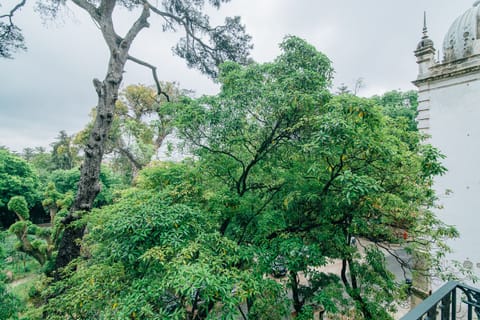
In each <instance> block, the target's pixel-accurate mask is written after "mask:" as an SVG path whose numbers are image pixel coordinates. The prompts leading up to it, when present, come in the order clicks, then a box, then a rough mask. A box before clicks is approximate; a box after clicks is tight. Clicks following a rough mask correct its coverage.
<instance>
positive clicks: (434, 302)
mask: <svg viewBox="0 0 480 320" xmlns="http://www.w3.org/2000/svg"><path fill="white" fill-rule="evenodd" d="M457 289H459V290H460V291H461V292H462V293H463V294H464V297H465V299H464V300H462V301H461V302H462V303H465V304H466V305H467V320H472V319H473V312H475V314H476V315H477V318H480V290H479V289H476V288H473V287H471V286H468V285H465V284H461V283H459V282H457V281H450V282H447V283H446V284H445V285H443V286H442V287H441V288H440V289H438V290H437V291H435V292H434V293H433V294H432V295H431V296H429V297H428V298H427V299H425V300H424V301H423V302H422V303H420V304H419V305H418V306H416V307H415V309H413V310H412V311H410V312H409V313H407V314H406V315H405V316H403V317H402V318H401V320H434V319H441V320H456V319H457ZM439 316H440V318H439Z"/></svg>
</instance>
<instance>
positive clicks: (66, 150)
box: [51, 130, 80, 170]
mask: <svg viewBox="0 0 480 320" xmlns="http://www.w3.org/2000/svg"><path fill="white" fill-rule="evenodd" d="M51 146H52V153H51V161H52V165H53V169H54V170H55V169H62V170H70V169H73V168H74V167H76V166H77V165H78V164H79V162H80V157H79V156H78V147H77V146H75V145H74V141H73V136H69V135H68V134H67V133H66V132H65V131H64V130H62V131H60V133H59V134H58V136H57V138H56V141H55V142H53V143H52V144H51Z"/></svg>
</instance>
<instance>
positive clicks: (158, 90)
mask: <svg viewBox="0 0 480 320" xmlns="http://www.w3.org/2000/svg"><path fill="white" fill-rule="evenodd" d="M127 59H128V60H130V61H133V62H135V63H137V64H139V65H142V66H144V67H147V68H150V69H151V70H152V76H153V80H154V81H155V86H156V87H157V95H159V96H160V95H163V96H164V97H165V98H166V99H167V101H168V102H170V97H169V96H168V94H167V93H166V92H165V91H163V90H162V87H161V86H160V81H159V80H158V75H157V67H155V66H154V65H151V64H150V63H148V62H145V61H143V60H140V59H138V58H135V57H132V56H131V55H128V57H127Z"/></svg>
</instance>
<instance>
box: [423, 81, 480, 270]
mask: <svg viewBox="0 0 480 320" xmlns="http://www.w3.org/2000/svg"><path fill="white" fill-rule="evenodd" d="M419 103H420V105H419V117H418V120H419V126H420V127H421V128H423V129H424V131H426V132H427V133H428V134H430V135H431V138H430V139H429V143H431V144H432V145H434V146H436V147H437V148H439V149H440V150H441V151H442V153H444V154H445V155H446V156H447V158H446V159H445V160H444V161H443V163H444V165H445V167H447V169H448V172H447V174H445V175H444V176H442V177H439V178H437V179H436V181H435V190H436V191H437V193H438V195H439V204H441V205H443V207H444V208H443V209H441V210H437V214H438V216H439V217H440V218H441V219H442V220H443V221H444V222H445V223H447V224H452V225H455V226H456V227H457V229H458V230H459V231H460V238H459V239H458V240H455V241H452V242H450V243H449V244H450V245H451V247H452V249H453V250H454V252H453V253H452V254H450V255H449V256H448V258H450V259H455V260H458V261H461V262H463V261H465V260H466V259H469V260H470V261H471V262H473V265H474V267H473V269H474V271H475V272H476V273H477V274H478V275H480V74H479V73H478V72H477V73H475V74H466V75H463V76H460V77H454V78H447V79H442V80H437V81H433V82H427V83H423V84H421V85H420V86H419ZM449 191H451V193H450V192H449ZM477 263H478V267H477Z"/></svg>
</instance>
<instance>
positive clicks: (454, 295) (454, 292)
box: [452, 288, 457, 320]
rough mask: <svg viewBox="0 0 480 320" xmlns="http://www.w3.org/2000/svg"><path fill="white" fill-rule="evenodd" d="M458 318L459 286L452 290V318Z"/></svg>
mask: <svg viewBox="0 0 480 320" xmlns="http://www.w3.org/2000/svg"><path fill="white" fill-rule="evenodd" d="M456 319H457V288H455V289H453V290H452V320H456Z"/></svg>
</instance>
